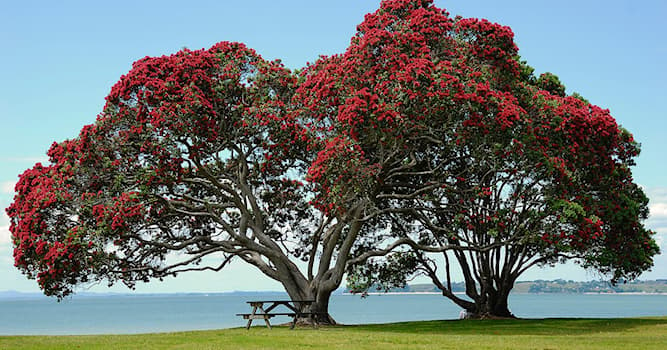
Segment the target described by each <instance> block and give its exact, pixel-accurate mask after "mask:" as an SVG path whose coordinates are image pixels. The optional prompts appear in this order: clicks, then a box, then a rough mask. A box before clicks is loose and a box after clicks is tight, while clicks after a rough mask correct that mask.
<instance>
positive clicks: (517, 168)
mask: <svg viewBox="0 0 667 350" xmlns="http://www.w3.org/2000/svg"><path fill="white" fill-rule="evenodd" d="M306 75H307V80H306V81H305V82H304V83H303V84H302V85H301V86H300V87H299V91H298V92H299V93H300V94H301V95H300V96H302V97H305V98H303V99H302V100H303V101H305V102H304V107H305V109H306V110H307V111H309V113H310V117H311V118H313V119H314V122H313V125H319V126H320V130H322V133H325V134H326V133H331V134H332V135H336V138H333V140H334V141H335V142H336V143H337V144H338V145H342V146H339V147H342V148H344V149H352V147H354V149H355V151H354V152H353V154H352V155H349V156H348V155H346V156H345V157H344V158H345V159H346V160H347V162H348V163H349V162H354V164H355V166H354V167H353V168H352V167H350V166H348V165H344V164H342V163H340V162H339V161H338V160H337V158H335V157H332V159H333V160H332V163H334V164H338V166H337V167H335V166H334V167H330V169H333V170H332V172H331V173H330V174H329V175H327V176H324V177H323V180H324V181H320V182H319V183H321V185H322V186H323V187H324V188H325V189H326V190H327V191H328V192H329V193H331V196H329V198H330V201H329V203H328V205H330V206H333V207H337V206H340V205H341V204H342V205H343V207H345V203H340V199H341V197H340V196H339V193H346V192H344V191H346V190H347V191H349V190H350V185H353V187H352V188H353V189H354V193H356V195H357V196H363V197H364V198H367V200H368V201H369V202H370V203H372V206H369V207H372V209H367V210H369V211H374V212H376V213H378V216H377V217H376V218H375V219H374V222H376V223H377V224H379V225H380V226H379V227H378V226H377V225H376V228H380V227H382V226H384V227H386V230H385V231H380V230H378V231H377V232H378V234H376V235H373V236H368V237H369V240H364V239H360V240H358V241H357V244H356V246H355V249H356V250H355V252H357V254H365V255H366V256H373V257H376V258H374V259H372V260H370V261H369V262H368V263H367V264H357V265H350V267H351V268H350V275H349V280H348V281H349V284H350V286H351V287H352V289H353V290H357V291H365V290H367V289H368V288H370V287H371V286H373V285H378V284H379V285H380V286H385V287H388V286H391V285H396V284H399V285H400V284H402V283H405V281H406V278H409V277H412V276H414V275H415V274H424V275H426V276H428V277H430V278H431V279H432V280H433V282H434V283H435V285H436V286H437V287H438V288H440V290H441V291H442V294H443V295H444V296H446V297H447V298H449V299H451V300H453V301H454V302H455V303H457V304H458V305H460V306H461V307H463V308H465V309H466V310H467V311H468V313H469V314H470V315H473V316H477V317H487V316H499V317H510V316H512V314H511V312H510V311H509V307H508V305H507V299H508V295H509V293H510V291H511V289H512V287H513V285H514V282H515V281H516V280H517V278H518V277H519V276H520V275H521V274H522V273H523V272H525V271H526V270H527V269H529V268H531V267H533V266H536V265H549V264H555V263H557V262H559V261H564V260H568V259H573V260H574V261H576V262H578V263H580V264H581V265H583V266H584V267H587V268H591V269H594V270H597V271H600V272H601V273H603V274H605V275H608V276H609V277H610V278H611V280H612V282H617V281H619V280H621V279H632V278H635V277H637V276H638V275H639V274H640V273H641V272H642V271H645V270H646V269H648V268H650V267H651V266H652V257H653V256H654V255H655V254H657V253H658V247H657V245H656V243H655V241H654V240H653V238H652V235H653V232H651V231H650V230H647V229H645V228H644V226H643V225H642V220H643V219H645V218H646V216H647V214H648V210H647V198H646V196H645V195H644V193H643V192H642V190H641V189H640V188H639V187H638V186H637V185H636V184H635V183H633V180H632V174H631V171H630V167H631V166H632V165H634V161H633V159H634V157H636V156H637V155H638V153H639V148H638V144H637V143H636V142H635V141H634V140H633V138H632V136H631V134H630V133H628V132H627V131H625V130H624V129H622V128H621V127H619V126H618V125H617V123H616V121H615V120H614V118H613V117H611V116H610V114H609V111H607V110H604V109H601V108H599V107H597V106H594V105H591V104H590V103H588V102H587V101H584V100H583V99H582V98H580V97H578V96H577V97H573V96H566V95H565V88H564V87H563V86H562V84H561V83H560V81H559V80H558V78H557V77H556V76H555V75H552V74H543V75H541V76H540V77H535V76H534V75H533V72H532V69H531V68H530V67H529V66H528V65H527V64H526V63H525V62H522V61H520V59H519V56H518V49H517V47H516V45H515V43H514V41H513V33H512V31H511V30H510V28H508V27H504V26H501V25H498V24H494V23H490V22H488V21H486V20H478V19H464V18H459V17H457V18H450V17H449V16H448V14H447V13H446V12H445V11H443V10H440V9H438V8H436V7H434V6H433V5H432V3H431V1H409V0H396V1H384V2H382V5H381V8H380V9H379V10H378V11H377V12H376V13H374V14H369V15H367V16H366V18H365V20H364V22H363V23H362V24H361V25H360V26H359V27H358V33H357V35H356V36H355V37H354V38H353V39H352V42H351V45H350V47H349V49H348V50H347V52H346V53H345V54H344V55H340V56H335V57H330V58H326V59H323V60H321V61H319V62H317V63H316V64H315V65H314V66H312V67H309V70H308V71H307V74H306ZM338 154H339V153H338V152H334V153H333V155H338ZM351 169H354V170H351ZM358 169H363V170H364V171H363V172H361V173H360V174H361V176H353V175H352V174H350V172H352V171H359V170H358ZM316 175H317V174H316ZM313 177H315V176H313ZM380 232H382V234H380ZM364 238H365V237H364ZM392 239H393V243H392V244H390V245H389V246H385V247H384V248H379V247H378V244H380V243H382V242H389V241H392ZM361 252H363V253H361ZM438 257H440V258H438ZM452 270H455V271H457V272H460V275H459V276H460V277H459V276H453V271H452ZM455 277H458V278H462V279H463V280H464V282H465V286H466V295H465V296H460V295H457V294H455V293H454V291H453V290H452V280H453V279H454V278H455Z"/></svg>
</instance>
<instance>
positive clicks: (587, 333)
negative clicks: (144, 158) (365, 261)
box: [0, 317, 667, 350]
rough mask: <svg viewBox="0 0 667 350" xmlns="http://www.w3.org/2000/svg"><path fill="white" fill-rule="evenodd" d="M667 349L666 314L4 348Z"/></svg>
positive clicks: (257, 330)
mask: <svg viewBox="0 0 667 350" xmlns="http://www.w3.org/2000/svg"><path fill="white" fill-rule="evenodd" d="M324 348H326V349H383V350H385V349H429V350H433V349H544V350H546V349H604V350H611V349H624V350H630V349H632V350H635V349H661V350H663V349H667V317H659V318H618V319H546V320H483V321H467V320H466V321H423V322H403V323H391V324H382V325H362V326H337V327H320V328H318V329H312V328H299V329H295V330H290V329H289V328H287V327H274V328H273V329H272V330H268V329H266V328H264V327H260V326H258V327H253V328H251V329H250V330H246V329H244V328H235V329H224V330H214V331H197V332H178V333H158V334H138V335H90V336H9V337H7V336H3V337H0V349H3V350H4V349H142V350H149V349H324Z"/></svg>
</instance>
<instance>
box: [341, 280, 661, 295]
mask: <svg viewBox="0 0 667 350" xmlns="http://www.w3.org/2000/svg"><path fill="white" fill-rule="evenodd" d="M452 289H453V291H454V292H455V293H457V292H458V293H464V292H465V285H464V283H463V282H456V283H452ZM349 292H350V291H349V289H345V293H349ZM368 292H369V293H373V292H378V293H382V292H385V291H384V290H378V289H372V290H369V291H368ZM388 292H390V293H440V290H439V289H438V288H436V287H435V285H433V284H430V283H426V284H409V285H406V286H405V287H403V288H392V289H390V290H389V291H388ZM512 292H514V293H570V294H573V293H667V279H659V280H652V281H632V282H625V283H619V284H617V285H615V286H612V285H611V284H610V283H609V282H608V281H587V282H575V281H566V280H562V279H557V280H553V281H545V280H537V281H519V282H517V283H515V284H514V289H512Z"/></svg>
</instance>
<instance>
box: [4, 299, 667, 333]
mask: <svg viewBox="0 0 667 350" xmlns="http://www.w3.org/2000/svg"><path fill="white" fill-rule="evenodd" d="M282 298H286V296H285V295H283V294H248V295H244V294H210V295H207V294H183V295H180V294H179V295H174V294H165V295H111V296H74V297H73V298H70V299H67V300H64V301H62V302H60V303H58V302H56V301H55V300H54V299H47V298H3V299H0V335H37V334H40V335H65V334H67V335H69V334H130V333H153V332H173V331H187V330H205V329H221V328H232V327H243V326H245V322H246V321H245V320H243V319H242V318H241V317H238V316H236V315H235V314H236V313H246V312H250V307H249V306H248V304H246V301H248V300H258V299H259V300H275V299H282ZM510 310H511V311H512V312H513V313H514V314H515V315H516V316H518V317H521V318H559V317H586V318H589V317H592V318H606V317H639V316H665V315H667V295H650V294H637V295H634V294H512V295H511V296H510ZM460 311H461V309H460V308H459V307H457V306H456V305H454V304H453V303H452V302H450V301H449V300H447V299H445V298H444V297H442V296H439V295H433V294H403V295H395V294H391V295H386V294H385V295H370V296H368V297H367V298H363V299H362V298H360V297H359V296H354V295H334V296H332V299H331V303H330V313H331V315H332V316H333V318H334V319H336V321H337V322H339V323H342V324H359V323H386V322H399V321H415V320H436V319H438V320H441V319H457V318H458V316H459V312H460ZM288 321H289V319H287V318H284V319H280V318H274V319H272V324H278V323H283V322H288ZM256 322H257V321H256ZM257 324H260V325H261V324H263V322H257Z"/></svg>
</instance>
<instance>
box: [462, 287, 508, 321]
mask: <svg viewBox="0 0 667 350" xmlns="http://www.w3.org/2000/svg"><path fill="white" fill-rule="evenodd" d="M508 298H509V290H501V291H487V292H486V293H484V295H482V296H480V298H479V299H478V300H475V302H474V306H473V307H471V308H470V309H466V312H467V318H475V319H485V318H516V316H514V315H513V314H512V313H511V312H510V310H509V307H508V302H507V299H508Z"/></svg>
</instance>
